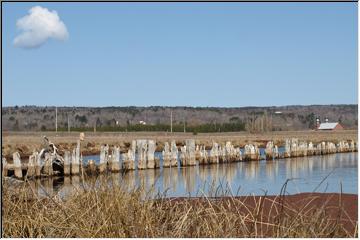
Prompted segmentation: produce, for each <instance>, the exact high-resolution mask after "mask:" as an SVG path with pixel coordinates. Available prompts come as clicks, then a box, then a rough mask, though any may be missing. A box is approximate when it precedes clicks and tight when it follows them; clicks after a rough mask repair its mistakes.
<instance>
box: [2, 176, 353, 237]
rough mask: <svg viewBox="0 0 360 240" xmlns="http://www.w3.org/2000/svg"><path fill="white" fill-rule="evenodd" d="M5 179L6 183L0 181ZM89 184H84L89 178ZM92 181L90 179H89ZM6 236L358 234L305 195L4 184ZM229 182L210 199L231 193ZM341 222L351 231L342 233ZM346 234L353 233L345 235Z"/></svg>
mask: <svg viewBox="0 0 360 240" xmlns="http://www.w3.org/2000/svg"><path fill="white" fill-rule="evenodd" d="M3 182H4V181H3ZM87 182H89V180H87ZM90 182H91V181H90ZM2 188H3V195H2V200H3V205H2V223H3V226H2V232H3V237H84V238H85V237H356V236H357V223H356V222H355V223H354V221H351V219H350V217H349V216H348V215H347V214H346V213H344V212H343V207H342V200H341V198H342V194H341V193H340V194H339V198H340V199H339V204H338V206H337V207H335V208H334V206H333V207H332V209H331V211H332V212H333V213H335V214H330V215H331V216H330V215H329V209H328V208H327V202H326V201H323V202H322V203H321V204H320V205H317V207H315V208H314V207H311V206H312V204H313V203H314V202H316V201H318V200H319V199H317V198H318V196H310V197H309V196H308V197H307V198H306V199H303V204H300V205H298V204H296V205H295V206H294V204H291V203H290V202H289V201H287V200H286V199H287V196H286V195H285V190H286V184H284V188H283V189H282V191H281V193H280V194H279V195H278V196H275V197H268V196H266V193H265V194H264V195H263V196H261V197H255V196H246V197H234V196H230V197H222V198H219V197H206V195H205V194H204V193H201V194H200V195H201V197H195V198H167V197H166V194H165V193H164V194H161V193H157V194H156V198H154V192H149V191H144V189H142V188H141V187H140V188H134V189H132V190H130V191H129V190H128V189H126V190H125V189H123V188H122V187H121V186H110V185H109V184H101V185H100V186H99V185H96V183H95V182H93V183H90V184H89V185H88V186H87V187H86V188H81V189H78V191H76V192H75V193H74V194H72V195H70V196H67V197H66V198H60V197H59V196H57V195H55V196H45V197H44V196H43V197H39V196H38V194H35V192H34V189H31V185H30V184H29V183H28V182H24V183H21V184H19V186H18V187H17V188H10V187H9V186H8V185H7V184H3V186H2ZM231 192H232V191H231V190H229V189H227V186H226V185H221V186H218V188H217V189H215V190H214V193H212V194H211V195H212V196H216V194H218V195H219V196H223V194H227V195H229V193H231ZM230 195H231V194H230ZM344 221H345V222H346V223H347V224H350V225H351V227H350V228H349V227H348V228H346V227H345V225H344ZM349 229H351V230H349Z"/></svg>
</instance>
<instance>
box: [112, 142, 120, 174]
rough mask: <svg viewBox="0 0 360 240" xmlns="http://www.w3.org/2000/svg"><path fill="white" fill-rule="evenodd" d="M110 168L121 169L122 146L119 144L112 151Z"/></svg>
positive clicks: (116, 170)
mask: <svg viewBox="0 0 360 240" xmlns="http://www.w3.org/2000/svg"><path fill="white" fill-rule="evenodd" d="M110 169H111V171H112V172H119V171H120V148H119V147H117V146H115V147H114V149H113V151H112V156H111V165H110Z"/></svg>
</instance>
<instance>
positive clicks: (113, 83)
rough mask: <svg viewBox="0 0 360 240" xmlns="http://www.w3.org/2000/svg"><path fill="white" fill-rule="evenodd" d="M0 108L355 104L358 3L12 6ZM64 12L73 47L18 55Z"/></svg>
mask: <svg viewBox="0 0 360 240" xmlns="http://www.w3.org/2000/svg"><path fill="white" fill-rule="evenodd" d="M2 6H3V16H2V19H3V23H2V24H3V35H2V36H3V43H2V44H3V45H2V47H3V55H2V64H3V75H2V84H3V85H2V87H3V88H2V91H3V95H2V101H3V106H14V105H41V106H46V105H47V106H55V105H56V106H129V105H130V106H151V105H162V106H221V107H242V106H274V105H277V106H279V105H294V104H302V105H309V104H354V103H357V101H358V100H357V84H358V83H357V71H358V70H357V3H3V4H2ZM34 6H41V7H43V8H47V9H49V10H51V11H52V10H55V11H57V13H58V15H59V17H60V20H61V21H62V22H63V23H64V24H65V25H66V28H67V31H68V39H67V40H65V41H59V40H56V39H53V38H50V39H48V41H46V42H45V43H44V44H43V45H41V46H39V47H37V48H28V49H26V48H21V47H17V46H15V45H14V39H15V38H16V37H17V36H18V35H19V34H21V31H20V30H19V29H17V27H16V21H17V20H18V19H20V18H22V17H24V16H25V15H27V14H28V11H29V9H30V8H32V7H34Z"/></svg>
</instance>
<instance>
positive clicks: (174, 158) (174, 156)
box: [170, 140, 179, 167]
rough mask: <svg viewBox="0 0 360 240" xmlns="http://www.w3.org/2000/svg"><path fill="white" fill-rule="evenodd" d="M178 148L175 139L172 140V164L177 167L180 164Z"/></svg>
mask: <svg viewBox="0 0 360 240" xmlns="http://www.w3.org/2000/svg"><path fill="white" fill-rule="evenodd" d="M178 153H179V151H178V149H177V147H176V142H175V140H172V141H171V152H170V166H171V167H176V166H177V165H178Z"/></svg>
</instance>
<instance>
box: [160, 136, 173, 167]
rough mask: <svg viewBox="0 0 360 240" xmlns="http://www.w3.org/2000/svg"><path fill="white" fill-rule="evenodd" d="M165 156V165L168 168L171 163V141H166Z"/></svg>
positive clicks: (163, 154)
mask: <svg viewBox="0 0 360 240" xmlns="http://www.w3.org/2000/svg"><path fill="white" fill-rule="evenodd" d="M162 156H163V167H164V168H167V167H170V165H171V152H170V148H169V143H168V142H165V145H164V150H163V151H162Z"/></svg>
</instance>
